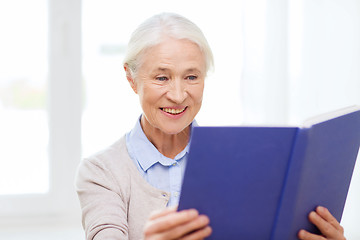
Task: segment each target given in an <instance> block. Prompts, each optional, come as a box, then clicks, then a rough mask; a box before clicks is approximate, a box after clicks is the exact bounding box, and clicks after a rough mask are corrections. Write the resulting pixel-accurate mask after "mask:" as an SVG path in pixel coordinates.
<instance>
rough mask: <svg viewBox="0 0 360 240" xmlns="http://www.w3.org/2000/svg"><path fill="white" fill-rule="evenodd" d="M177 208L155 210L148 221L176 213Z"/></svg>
mask: <svg viewBox="0 0 360 240" xmlns="http://www.w3.org/2000/svg"><path fill="white" fill-rule="evenodd" d="M176 210H177V206H174V207H167V208H165V209H161V210H157V211H154V212H152V213H151V215H150V217H149V220H152V219H156V218H159V217H162V216H165V215H168V214H169V213H173V212H176Z"/></svg>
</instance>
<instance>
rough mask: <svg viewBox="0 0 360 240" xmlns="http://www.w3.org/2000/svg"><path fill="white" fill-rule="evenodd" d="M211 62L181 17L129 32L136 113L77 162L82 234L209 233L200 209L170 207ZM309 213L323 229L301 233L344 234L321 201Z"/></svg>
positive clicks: (135, 239)
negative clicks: (112, 139) (110, 140)
mask: <svg viewBox="0 0 360 240" xmlns="http://www.w3.org/2000/svg"><path fill="white" fill-rule="evenodd" d="M212 66H213V57H212V52H211V49H210V47H209V45H208V43H207V41H206V39H205V37H204V35H203V33H202V32H201V30H200V29H199V28H198V27H197V26H196V25H195V24H193V23H192V22H190V21H189V20H187V19H186V18H184V17H182V16H179V15H176V14H171V13H163V14H159V15H155V16H153V17H151V18H150V19H148V20H146V21H145V22H144V23H143V24H141V25H140V26H139V27H138V28H137V29H136V30H135V32H134V33H133V34H132V37H131V39H130V41H129V44H128V50H127V53H126V56H125V60H124V69H125V72H126V78H127V80H128V82H129V84H130V86H131V88H132V89H133V91H134V92H135V93H136V94H137V95H138V96H139V99H140V104H141V107H142V110H143V113H142V115H141V116H140V118H139V119H138V121H136V124H135V126H134V128H133V129H132V130H131V131H130V132H128V133H127V134H126V135H125V136H123V137H122V138H121V139H120V140H119V141H117V142H116V143H114V144H113V145H112V146H110V147H108V148H107V149H105V150H103V151H101V152H99V153H97V154H95V155H93V156H91V157H89V158H87V159H84V160H83V161H82V163H81V165H80V167H79V171H78V176H77V183H76V185H77V192H78V196H79V199H80V203H81V207H82V219H83V226H84V229H85V232H86V238H87V239H100V240H104V239H132V240H139V239H204V238H206V237H207V236H209V235H210V234H211V228H210V226H209V219H208V217H207V216H204V215H200V214H199V213H198V212H197V211H196V210H195V209H189V210H183V211H176V206H177V204H178V201H179V194H180V190H181V189H180V188H181V182H182V177H183V173H184V168H185V165H186V159H187V153H188V143H189V138H190V134H191V129H192V127H193V126H194V125H196V122H195V120H194V118H195V116H196V114H197V113H198V112H199V110H200V107H201V103H202V97H203V89H204V81H205V77H206V74H207V72H208V70H209V69H210V68H211V67H212ZM219 164H220V163H219ZM219 207H221V206H219ZM309 220H310V221H311V222H312V223H314V224H315V225H316V226H317V227H318V228H319V229H320V231H321V232H322V234H323V235H322V236H318V235H315V234H311V233H308V232H306V231H305V230H301V231H300V232H299V238H300V239H314V240H315V239H343V238H344V237H343V229H342V227H341V226H340V224H339V223H338V222H337V221H336V219H335V218H334V217H333V216H332V215H331V214H330V213H329V212H328V211H327V210H326V209H325V208H321V207H320V208H318V209H317V210H316V211H315V212H312V213H310V215H309ZM239 238H241V236H239Z"/></svg>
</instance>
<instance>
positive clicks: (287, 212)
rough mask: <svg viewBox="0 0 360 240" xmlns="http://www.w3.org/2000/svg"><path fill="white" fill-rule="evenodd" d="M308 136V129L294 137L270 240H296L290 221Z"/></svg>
mask: <svg viewBox="0 0 360 240" xmlns="http://www.w3.org/2000/svg"><path fill="white" fill-rule="evenodd" d="M309 134H310V129H309V128H298V130H297V134H296V135H295V139H294V144H293V147H292V151H291V155H290V157H289V162H288V168H287V174H286V177H285V181H284V185H283V190H282V196H281V198H280V202H279V205H278V210H277V214H276V217H275V221H274V226H273V230H272V234H271V240H291V239H294V240H295V239H298V238H297V235H296V234H297V233H294V232H292V221H293V218H294V211H295V207H296V199H297V193H298V189H299V183H300V179H301V172H302V168H303V160H304V159H305V156H306V152H307V143H308V138H309ZM299 230H300V229H299Z"/></svg>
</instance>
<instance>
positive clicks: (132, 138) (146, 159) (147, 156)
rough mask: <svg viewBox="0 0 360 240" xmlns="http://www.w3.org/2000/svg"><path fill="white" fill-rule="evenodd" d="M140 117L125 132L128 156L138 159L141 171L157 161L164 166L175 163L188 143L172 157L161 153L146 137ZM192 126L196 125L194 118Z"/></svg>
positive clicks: (187, 148)
mask: <svg viewBox="0 0 360 240" xmlns="http://www.w3.org/2000/svg"><path fill="white" fill-rule="evenodd" d="M140 119H141V116H140V118H139V120H138V121H137V122H136V124H135V126H134V128H133V129H132V130H131V131H130V132H129V133H128V134H127V143H128V144H127V145H128V151H129V154H130V156H131V157H133V158H135V160H136V161H138V163H139V164H140V166H141V168H142V169H143V171H147V170H148V169H149V168H150V167H151V166H153V165H154V164H155V163H157V162H159V163H160V164H162V165H164V166H170V165H172V164H173V163H175V161H178V160H180V159H182V158H183V157H184V156H185V155H186V154H187V153H188V152H189V143H188V144H187V145H186V147H185V148H184V150H182V151H181V152H180V153H179V154H178V155H176V156H175V158H174V159H171V158H168V157H165V156H164V155H162V154H161V153H160V152H159V151H158V150H157V149H156V147H155V146H154V145H153V144H152V143H151V142H150V141H149V139H148V138H147V137H146V135H145V133H144V131H143V130H142V128H141V124H140ZM194 126H198V124H197V123H196V121H195V120H194V121H193V122H192V123H191V125H190V128H191V129H192V128H193V127H194ZM191 131H192V130H191ZM191 131H190V133H191Z"/></svg>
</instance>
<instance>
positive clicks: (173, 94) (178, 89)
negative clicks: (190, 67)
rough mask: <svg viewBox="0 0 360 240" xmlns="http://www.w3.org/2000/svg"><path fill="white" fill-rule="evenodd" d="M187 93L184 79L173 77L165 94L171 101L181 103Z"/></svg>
mask: <svg viewBox="0 0 360 240" xmlns="http://www.w3.org/2000/svg"><path fill="white" fill-rule="evenodd" d="M187 94H188V93H187V90H186V86H185V83H184V81H183V80H182V79H175V80H174V81H172V82H171V84H170V88H169V91H168V94H167V95H168V98H169V100H171V101H172V102H174V103H176V104H181V103H183V102H184V101H185V99H186V97H187Z"/></svg>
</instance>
